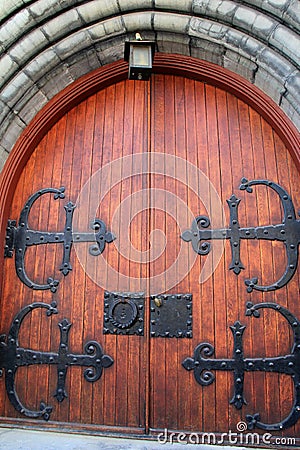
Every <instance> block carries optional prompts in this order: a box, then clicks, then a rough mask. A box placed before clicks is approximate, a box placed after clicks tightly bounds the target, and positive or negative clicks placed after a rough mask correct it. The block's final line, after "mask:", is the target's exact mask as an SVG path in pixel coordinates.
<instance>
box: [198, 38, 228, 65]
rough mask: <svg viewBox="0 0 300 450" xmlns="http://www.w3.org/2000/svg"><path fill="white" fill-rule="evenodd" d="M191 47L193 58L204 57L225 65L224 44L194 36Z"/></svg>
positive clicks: (206, 59)
mask: <svg viewBox="0 0 300 450" xmlns="http://www.w3.org/2000/svg"><path fill="white" fill-rule="evenodd" d="M190 49H191V50H190V51H191V56H192V57H193V58H199V59H203V60H204V61H209V62H212V63H215V64H218V65H220V66H222V65H223V53H224V45H222V44H221V43H218V42H211V41H207V40H206V39H197V38H192V39H191V42H190Z"/></svg>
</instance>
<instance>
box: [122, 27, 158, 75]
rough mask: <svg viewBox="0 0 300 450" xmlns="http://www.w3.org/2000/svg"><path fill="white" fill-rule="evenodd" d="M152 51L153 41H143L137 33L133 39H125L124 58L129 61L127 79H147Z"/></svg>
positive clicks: (153, 49) (150, 68)
mask: <svg viewBox="0 0 300 450" xmlns="http://www.w3.org/2000/svg"><path fill="white" fill-rule="evenodd" d="M154 52H155V42H154V41H143V39H142V38H141V35H140V34H139V33H136V35H135V39H134V40H132V41H125V50H124V59H125V61H128V62H129V69H128V78H129V80H143V81H147V80H149V78H150V75H151V72H152V62H153V58H154Z"/></svg>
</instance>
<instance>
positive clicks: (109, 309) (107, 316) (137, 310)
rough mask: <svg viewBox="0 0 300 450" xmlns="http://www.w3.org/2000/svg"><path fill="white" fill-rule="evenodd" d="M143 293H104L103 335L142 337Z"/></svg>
mask: <svg viewBox="0 0 300 450" xmlns="http://www.w3.org/2000/svg"><path fill="white" fill-rule="evenodd" d="M144 303H145V296H144V293H143V292H105V293H104V328H103V333H104V334H138V335H140V336H143V335H144Z"/></svg>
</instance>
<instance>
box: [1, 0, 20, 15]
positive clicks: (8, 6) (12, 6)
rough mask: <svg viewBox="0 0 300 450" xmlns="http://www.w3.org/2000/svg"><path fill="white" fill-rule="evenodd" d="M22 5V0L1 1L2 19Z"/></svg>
mask: <svg viewBox="0 0 300 450" xmlns="http://www.w3.org/2000/svg"><path fill="white" fill-rule="evenodd" d="M21 6H23V1H22V0H5V1H3V2H1V8H0V20H3V19H5V17H7V16H8V15H9V14H11V13H12V12H13V11H15V10H16V9H17V8H20V7H21Z"/></svg>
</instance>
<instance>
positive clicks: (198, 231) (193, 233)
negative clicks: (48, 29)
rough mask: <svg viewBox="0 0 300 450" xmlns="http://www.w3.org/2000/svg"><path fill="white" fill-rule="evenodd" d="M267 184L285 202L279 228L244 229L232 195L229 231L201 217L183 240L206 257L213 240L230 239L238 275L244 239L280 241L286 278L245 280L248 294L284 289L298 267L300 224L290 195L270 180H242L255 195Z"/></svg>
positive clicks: (233, 265)
mask: <svg viewBox="0 0 300 450" xmlns="http://www.w3.org/2000/svg"><path fill="white" fill-rule="evenodd" d="M255 185H265V186H267V187H268V188H271V189H272V190H274V191H275V192H276V193H277V194H278V196H279V198H280V200H281V203H282V207H283V213H284V216H283V221H282V223H281V224H277V225H266V226H258V227H248V228H241V227H240V225H239V220H238V206H239V204H240V201H241V200H240V199H239V198H237V197H236V196H235V195H232V196H231V197H230V199H229V200H227V204H228V206H229V210H230V225H229V227H228V228H222V229H210V228H209V226H210V220H209V218H208V217H207V216H198V217H196V218H195V219H194V221H193V223H192V225H191V229H190V230H186V231H184V232H183V233H182V235H181V238H182V239H183V240H184V241H186V242H191V243H192V247H193V250H194V251H195V252H196V253H198V254H199V255H207V254H208V253H209V252H210V249H211V244H210V243H209V242H208V241H209V240H212V239H229V240H230V246H231V255H232V259H231V264H230V266H229V269H230V270H233V272H234V273H235V274H236V275H239V274H240V272H241V270H242V269H244V268H245V267H244V265H243V263H242V261H241V257H240V241H241V239H264V240H271V241H281V242H283V243H284V245H285V249H286V254H287V265H286V268H285V271H284V273H283V275H282V276H281V277H280V278H279V279H278V280H277V281H276V282H274V283H272V284H270V285H268V286H262V285H259V284H258V278H257V277H254V278H251V279H247V280H245V284H246V286H247V291H248V292H252V291H253V289H255V290H257V291H266V292H267V291H274V290H276V289H280V288H282V287H283V286H285V285H286V284H287V283H288V282H289V281H290V280H291V279H292V277H293V276H294V274H295V272H296V270H297V264H298V246H299V243H300V221H299V220H296V214H295V209H294V205H293V202H292V200H291V197H290V196H289V195H288V193H287V192H286V191H285V190H284V189H283V188H282V187H281V186H279V185H278V184H276V183H273V182H271V181H268V180H252V181H248V180H246V178H243V179H242V184H241V185H240V189H241V190H246V191H247V192H249V193H251V192H252V186H255Z"/></svg>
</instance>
